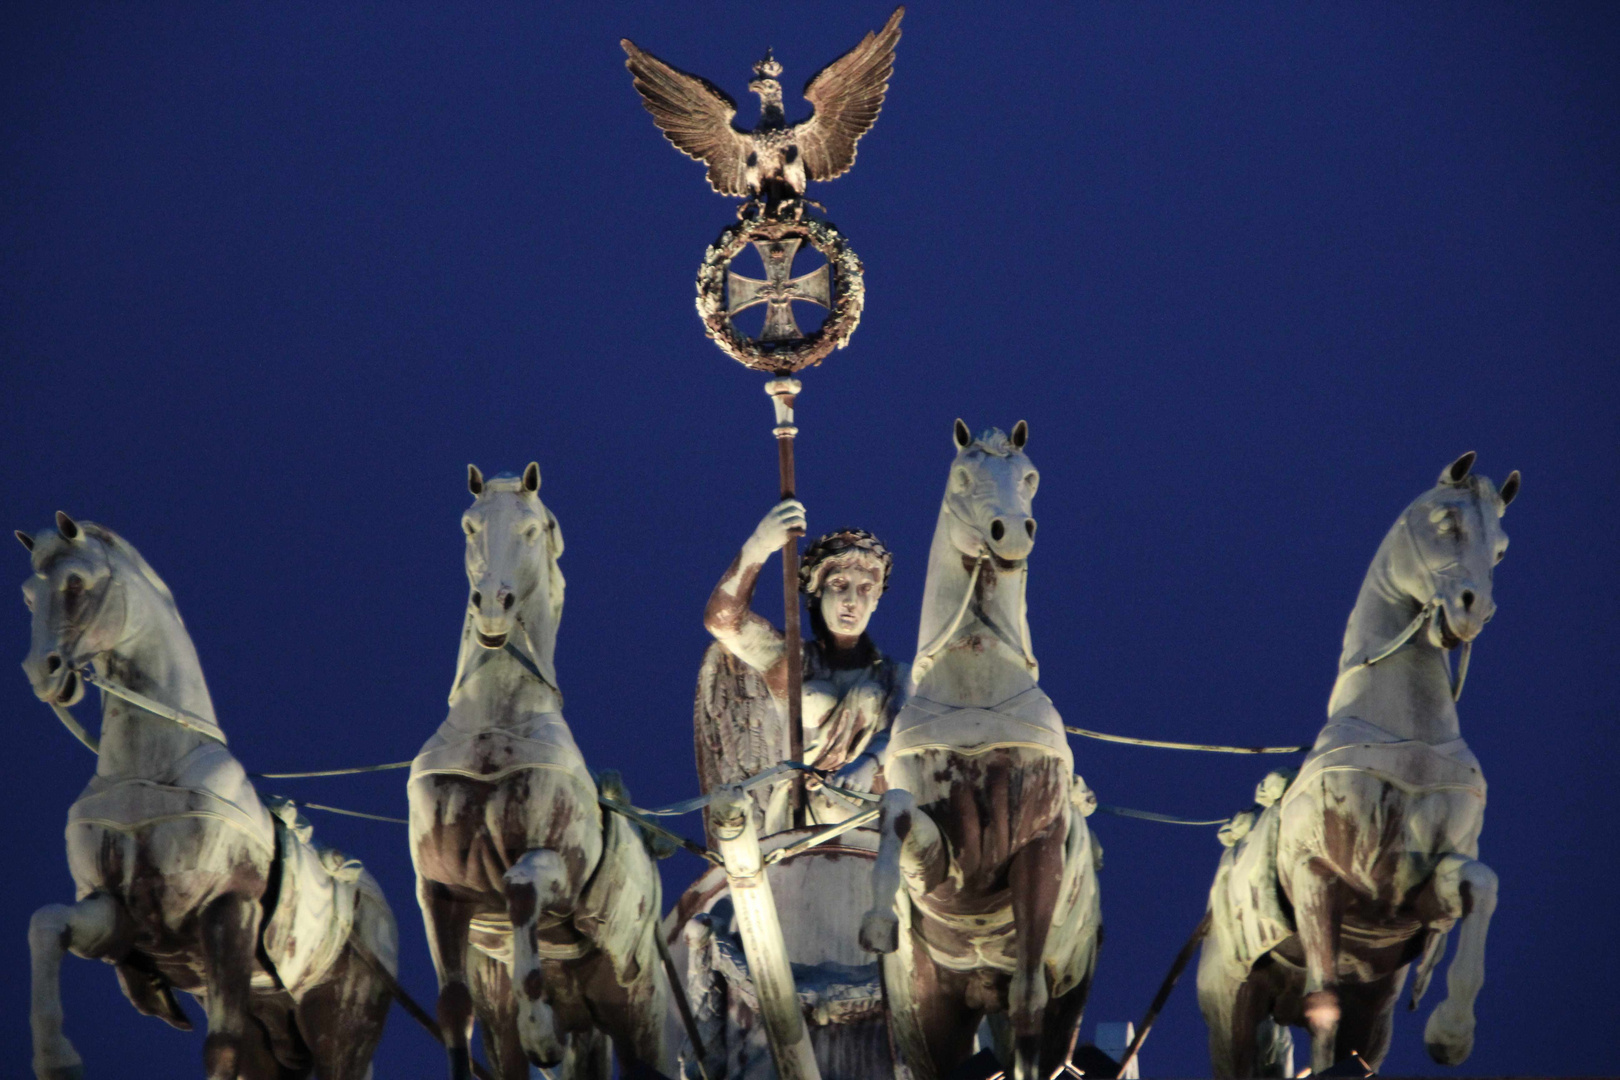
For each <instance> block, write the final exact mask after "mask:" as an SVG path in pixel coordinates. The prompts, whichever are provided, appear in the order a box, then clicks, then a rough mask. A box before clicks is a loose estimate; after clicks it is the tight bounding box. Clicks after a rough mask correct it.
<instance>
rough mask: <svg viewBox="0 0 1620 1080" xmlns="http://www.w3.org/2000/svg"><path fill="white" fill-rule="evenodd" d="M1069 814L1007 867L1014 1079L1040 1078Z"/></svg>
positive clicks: (1010, 1013)
mask: <svg viewBox="0 0 1620 1080" xmlns="http://www.w3.org/2000/svg"><path fill="white" fill-rule="evenodd" d="M1068 820H1069V819H1068V815H1067V814H1064V815H1061V816H1060V817H1059V818H1058V820H1057V821H1055V822H1053V823H1052V824H1051V825H1049V826H1048V827H1047V829H1046V831H1045V832H1043V833H1041V834H1040V835H1039V836H1037V837H1035V838H1034V839H1033V840H1031V841H1030V842H1029V843H1027V844H1025V845H1024V846H1023V847H1021V848H1019V849H1018V851H1017V852H1015V853H1014V854H1013V857H1012V861H1011V862H1010V863H1009V864H1008V867H1007V874H1008V882H1007V883H1008V885H1009V887H1010V889H1009V891H1010V892H1011V893H1012V915H1013V932H1014V934H1015V939H1014V940H1015V946H1016V948H1017V962H1018V966H1017V969H1016V970H1014V971H1013V975H1012V984H1011V985H1010V986H1009V987H1008V988H1007V1018H1008V1019H1009V1020H1011V1021H1012V1027H1013V1076H1014V1077H1015V1080H1037V1078H1038V1077H1040V1075H1041V1072H1040V1059H1041V1035H1042V1031H1043V1029H1044V1025H1045V1019H1046V999H1047V987H1046V965H1045V964H1044V963H1043V962H1042V961H1043V959H1044V957H1045V953H1046V938H1047V935H1048V933H1049V932H1050V931H1051V929H1052V913H1053V912H1054V911H1056V910H1057V900H1058V890H1059V889H1060V888H1061V886H1062V884H1063V847H1064V842H1065V840H1067V839H1068V832H1069V829H1068Z"/></svg>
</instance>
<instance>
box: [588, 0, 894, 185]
mask: <svg viewBox="0 0 1620 1080" xmlns="http://www.w3.org/2000/svg"><path fill="white" fill-rule="evenodd" d="M905 12H906V9H905V8H903V7H899V8H895V9H894V14H893V15H890V16H889V21H888V22H886V23H884V24H883V29H881V30H878V31H876V32H875V33H868V34H867V35H866V37H864V38H862V39H861V43H860V44H859V45H857V46H855V47H854V48H853V49H851V50H850V51H849V52H847V53H845V54H844V55H843V56H841V57H839V58H838V59H837V60H834V61H833V62H832V63H830V64H828V65H827V66H826V67H824V68H822V69H821V70H820V71H818V72H816V74H815V75H814V76H813V77H812V78H811V79H810V81H809V82H807V83H806V84H805V86H804V96H805V99H806V100H808V101H809V102H810V104H811V106H813V108H814V112H812V113H811V115H810V118H809V119H808V120H801V121H800V122H799V123H797V124H789V123H787V117H786V114H785V113H784V112H783V110H782V84H781V83H779V82H777V81H776V77H777V76H778V75H780V74H781V73H782V65H781V64H779V63H777V62H776V60H775V58H774V57H772V55H771V54H770V52H768V51H767V52H766V54H765V59H763V60H761V61H760V62H759V63H757V64H755V65H754V79H753V81H752V82H750V83H749V84H748V89H749V90H751V91H752V92H753V93H756V94H758V95H759V106H760V112H759V123H757V124H755V125H754V130H752V131H742V130H739V129H738V128H736V127H734V126H733V125H732V122H731V121H732V118H733V117H734V116H736V115H737V103H736V102H735V101H733V100H732V99H731V97H730V96H729V95H727V94H726V92H725V91H724V90H721V89H720V88H719V87H718V86H716V85H714V84H713V83H711V82H710V81H709V80H707V79H703V78H699V77H698V76H696V75H689V74H687V73H686V72H684V71H681V70H679V69H677V68H674V67H671V66H670V65H668V64H666V63H664V62H663V61H662V60H660V59H658V57H656V56H654V55H653V54H652V53H649V52H647V51H646V50H644V49H641V48H639V47H637V46H636V44H635V43H634V42H632V41H630V40H629V39H628V38H626V39H624V40H621V41H620V42H619V44H620V45H622V46H624V51H625V52H626V53H628V54H629V57H630V58H629V59H628V60H626V61H625V62H624V66H625V67H627V68H629V69H630V74H631V75H633V76H634V77H635V83H636V90H638V91H639V92H640V93H641V102H642V104H643V105H645V106H646V107H647V111H648V112H650V113H652V117H653V121H654V122H655V123H657V125H658V126H659V127H660V128H661V129H663V132H664V135H665V137H666V138H668V139H669V141H670V142H672V143H674V144H675V148H676V149H677V150H679V151H681V152H682V153H683V154H686V155H687V156H689V157H693V158H696V159H697V160H699V161H702V162H704V163H706V164H707V165H708V166H709V184H710V185H711V186H712V187H713V188H714V190H716V191H718V192H719V193H720V194H722V195H736V196H745V197H748V198H750V199H761V198H763V199H764V200H765V207H766V213H767V214H776V213H779V212H780V211H781V209H782V208H783V207H784V206H796V205H797V204H798V201H799V200H800V199H802V198H803V196H804V185H805V184H806V183H807V182H808V181H810V180H831V179H832V178H833V177H835V176H840V175H842V174H843V173H845V172H847V171H848V170H849V167H850V166H851V165H853V164H855V144H856V143H857V142H858V141H860V137H861V136H862V135H865V134H866V133H867V132H868V131H869V130H871V127H872V125H873V124H874V123H876V122H877V117H878V111H879V110H880V109H881V108H882V107H883V95H884V93H885V92H886V91H887V90H888V89H889V76H890V75H892V74H893V73H894V47H895V45H896V43H898V42H899V40H900V17H901V16H902V15H904V14H905Z"/></svg>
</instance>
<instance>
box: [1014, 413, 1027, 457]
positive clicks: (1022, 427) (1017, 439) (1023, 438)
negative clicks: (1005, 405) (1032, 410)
mask: <svg viewBox="0 0 1620 1080" xmlns="http://www.w3.org/2000/svg"><path fill="white" fill-rule="evenodd" d="M1027 442H1029V425H1028V424H1027V423H1025V422H1024V421H1022V420H1020V421H1018V423H1016V424H1014V425H1013V431H1012V444H1013V449H1014V450H1022V449H1023V448H1024V444H1025V443H1027Z"/></svg>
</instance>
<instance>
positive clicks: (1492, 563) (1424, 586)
mask: <svg viewBox="0 0 1620 1080" xmlns="http://www.w3.org/2000/svg"><path fill="white" fill-rule="evenodd" d="M1473 466H1474V453H1473V451H1469V452H1468V453H1466V454H1464V455H1463V456H1462V457H1460V458H1458V459H1457V460H1456V461H1454V462H1452V463H1451V464H1450V465H1447V466H1446V467H1445V468H1444V469H1443V470H1441V472H1440V481H1439V483H1438V484H1437V485H1436V486H1435V487H1434V488H1433V489H1432V490H1430V491H1428V492H1426V493H1425V494H1423V495H1422V496H1420V497H1419V498H1418V499H1417V500H1416V501H1415V502H1413V503H1412V505H1410V506H1408V507H1407V508H1406V512H1405V513H1403V514H1402V515H1401V518H1400V520H1399V521H1397V522H1396V523H1395V529H1396V531H1398V532H1400V533H1403V534H1404V535H1405V538H1406V540H1407V542H1406V543H1399V542H1397V543H1394V544H1392V545H1390V555H1389V563H1388V566H1387V574H1388V580H1389V581H1390V583H1391V584H1392V585H1393V586H1394V587H1395V588H1396V589H1398V590H1399V591H1401V592H1403V593H1404V594H1405V595H1406V596H1407V597H1409V598H1410V599H1411V600H1413V601H1414V602H1416V603H1417V604H1418V605H1419V606H1421V607H1432V608H1433V612H1434V614H1433V616H1432V618H1431V619H1430V620H1429V623H1428V627H1427V632H1428V638H1429V641H1430V643H1431V644H1433V645H1435V646H1438V647H1440V648H1452V647H1454V646H1456V645H1458V644H1460V643H1462V642H1469V641H1472V640H1473V639H1474V638H1475V637H1477V636H1478V635H1479V632H1480V631H1481V630H1482V629H1484V626H1485V624H1486V623H1487V622H1490V620H1491V616H1492V615H1494V614H1495V613H1496V602H1495V600H1493V599H1492V597H1491V579H1492V576H1493V573H1494V571H1495V568H1496V564H1497V563H1499V562H1501V561H1502V555H1503V553H1504V552H1506V551H1507V546H1508V538H1507V534H1506V533H1504V532H1503V531H1502V514H1503V513H1504V512H1505V511H1506V510H1507V507H1508V504H1509V503H1511V502H1512V501H1513V498H1514V496H1516V495H1517V494H1518V493H1519V474H1518V471H1517V470H1515V471H1514V472H1512V473H1510V474H1508V478H1507V479H1506V480H1504V481H1503V482H1502V486H1501V487H1500V488H1497V487H1496V486H1495V485H1494V484H1492V483H1491V481H1490V480H1489V479H1488V478H1486V477H1484V476H1481V475H1479V474H1477V473H1474V472H1473V471H1472V469H1473Z"/></svg>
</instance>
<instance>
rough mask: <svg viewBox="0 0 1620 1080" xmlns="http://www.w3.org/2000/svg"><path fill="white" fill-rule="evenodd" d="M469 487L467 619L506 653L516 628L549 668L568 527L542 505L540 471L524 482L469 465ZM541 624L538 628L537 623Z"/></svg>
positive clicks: (533, 469)
mask: <svg viewBox="0 0 1620 1080" xmlns="http://www.w3.org/2000/svg"><path fill="white" fill-rule="evenodd" d="M467 489H468V490H469V491H471V492H472V493H473V495H474V496H475V498H474V501H473V504H472V505H471V506H470V507H468V508H467V511H466V513H464V514H462V515H461V528H462V531H463V532H465V533H466V534H467V585H468V594H467V618H468V619H469V621H470V622H471V623H472V629H473V633H474V637H475V638H476V640H477V642H478V644H479V645H482V646H483V647H484V648H486V649H500V648H503V647H504V646H505V645H506V643H507V638H508V637H509V636H511V634H512V631H513V629H514V628H517V629H518V630H519V631H520V634H519V640H520V641H522V639H523V638H525V637H526V638H528V641H527V642H525V643H524V644H526V645H528V646H529V647H531V648H533V649H534V650H535V651H536V652H537V654H538V655H536V656H535V657H534V659H535V661H536V662H537V663H539V664H541V665H543V666H544V668H546V669H548V670H549V669H550V667H551V653H552V650H553V648H554V647H555V643H556V634H557V624H558V623H559V622H560V621H561V619H562V605H563V576H562V571H561V570H560V569H559V568H558V566H557V559H558V557H559V556H560V555H562V551H563V538H562V529H561V528H560V527H559V526H558V525H557V519H556V518H555V517H553V516H552V513H551V511H550V510H547V509H546V506H545V504H544V503H542V502H541V501H540V496H539V494H538V493H539V491H540V466H539V465H537V464H535V463H534V462H530V463H529V467H528V468H526V469H524V470H523V475H522V476H518V477H512V476H498V477H493V478H491V479H489V480H485V479H484V474H483V473H481V472H479V471H478V467H477V466H476V465H469V466H467ZM536 623H538V624H539V625H536Z"/></svg>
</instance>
